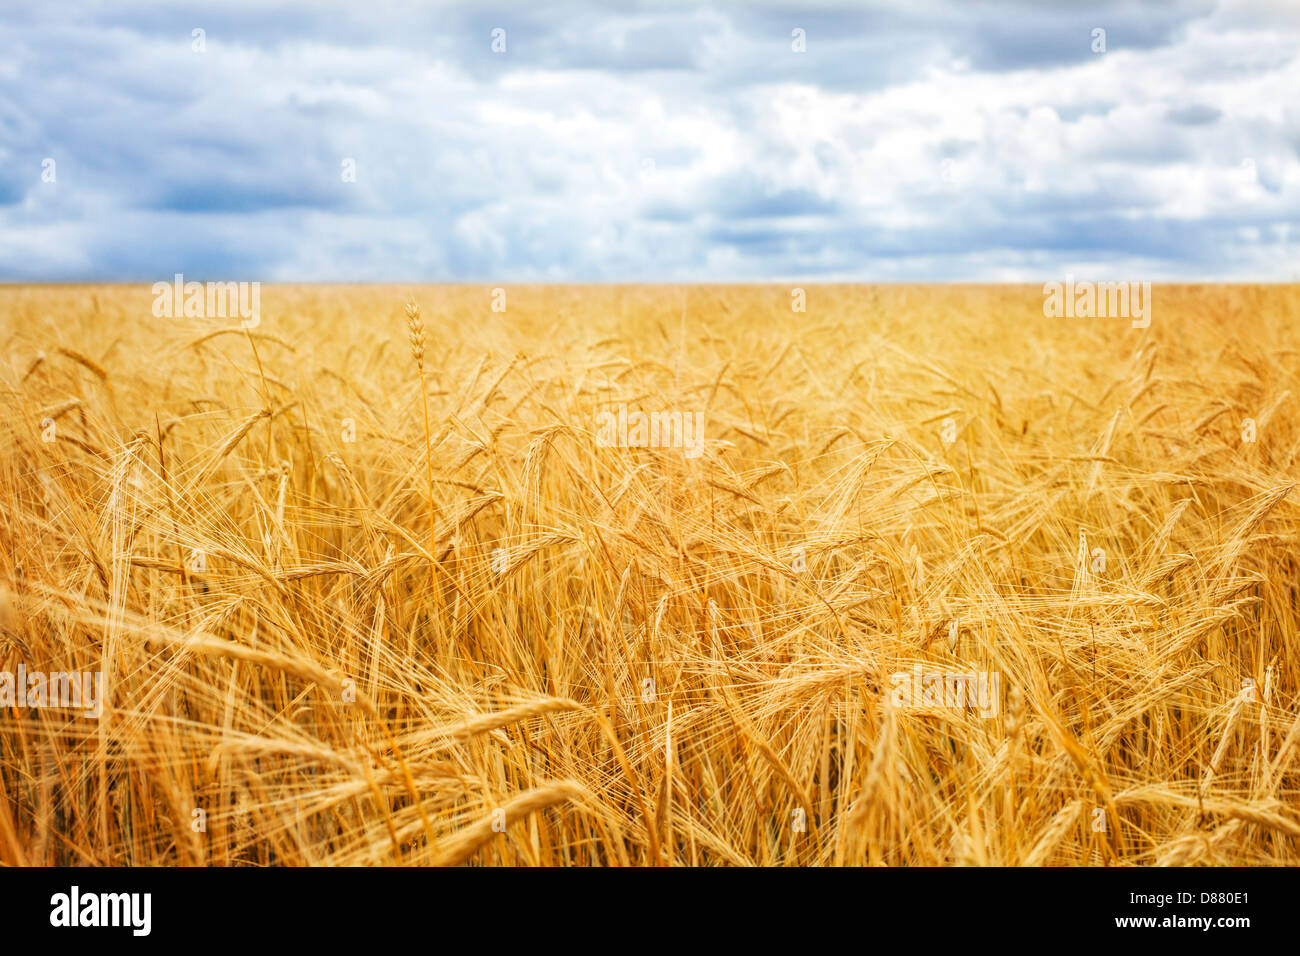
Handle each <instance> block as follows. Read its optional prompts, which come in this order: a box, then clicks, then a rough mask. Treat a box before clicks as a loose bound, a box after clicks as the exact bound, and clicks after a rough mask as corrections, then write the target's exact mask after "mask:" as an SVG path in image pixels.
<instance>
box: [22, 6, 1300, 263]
mask: <svg viewBox="0 0 1300 956" xmlns="http://www.w3.org/2000/svg"><path fill="white" fill-rule="evenodd" d="M498 28H499V29H501V30H504V31H505V34H504V37H505V51H504V52H494V51H493V49H492V44H493V31H494V30H496V29H498ZM196 29H197V30H202V31H204V32H203V43H202V47H203V49H201V50H196V49H195V46H196V43H195V39H194V32H193V31H195V30H196ZM1097 29H1102V30H1104V31H1105V50H1104V52H1101V51H1095V50H1094V46H1096V45H1097V41H1096V39H1095V37H1094V31H1095V30H1097ZM795 31H803V34H802V35H803V37H804V46H805V49H804V50H803V51H802V52H797V51H796V50H795V49H794V47H795V46H797V45H798V44H797V42H796V33H795ZM46 160H53V161H54V165H53V181H52V182H51V181H44V179H43V171H45V170H48V169H49V168H50V167H49V165H48V163H46ZM347 160H351V161H352V162H353V163H354V165H355V181H354V182H350V181H345V177H344V167H345V162H346V161H347ZM44 178H45V179H48V178H49V176H48V173H46V174H45V176H44ZM176 272H183V273H184V274H185V275H186V277H187V278H193V279H200V280H202V279H222V280H232V279H237V280H261V281H351V280H357V281H401V282H411V281H488V282H493V281H782V280H786V279H795V278H797V279H808V280H827V281H831V280H863V281H932V280H938V281H946V280H956V281H962V280H984V281H1041V280H1044V279H1050V278H1057V277H1061V276H1064V275H1065V274H1067V273H1073V274H1074V275H1076V276H1080V277H1089V278H1097V279H1102V278H1130V279H1150V280H1155V281H1160V280H1177V279H1189V280H1231V279H1240V280H1285V281H1294V280H1296V279H1298V278H1300V4H1297V3H1294V2H1278V3H1271V2H1263V0H1259V2H1246V3H1216V2H1212V0H1203V2H1202V0H1196V2H1192V0H1188V2H1169V3H1145V4H1144V3H1138V2H1126V3H1090V4H1076V3H1069V2H1060V3H1027V2H981V0H968V2H960V3H959V2H950V3H937V2H929V0H906V2H898V3H890V4H870V3H861V2H854V3H849V2H844V3H840V2H833V0H828V2H823V3H807V4H794V3H785V4H772V3H763V2H752V3H726V4H722V3H718V4H714V5H710V6H704V5H700V4H686V3H675V2H671V0H667V2H653V3H651V2H644V3H620V4H615V3H608V4H599V5H598V4H594V3H577V2H574V3H563V2H561V3H523V2H519V3H516V4H508V5H498V6H492V5H490V4H483V3H424V4H414V3H405V4H404V3H389V4H384V3H370V4H358V3H351V2H349V3H330V2H319V0H318V2H314V3H276V2H270V0H268V2H242V0H234V2H223V3H220V4H189V3H187V4H172V3H155V2H132V0H121V2H113V3H108V2H102V3H101V2H82V3H75V2H68V3H47V4H18V3H11V2H8V0H5V2H4V6H3V12H2V13H0V279H3V280H8V281H63V280H122V281H154V280H156V279H163V278H168V277H170V276H171V275H172V274H174V273H176Z"/></svg>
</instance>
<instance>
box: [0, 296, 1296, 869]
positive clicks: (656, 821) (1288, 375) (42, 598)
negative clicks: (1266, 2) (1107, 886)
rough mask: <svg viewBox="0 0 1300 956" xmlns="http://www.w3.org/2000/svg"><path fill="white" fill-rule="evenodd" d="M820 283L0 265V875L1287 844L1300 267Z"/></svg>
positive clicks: (714, 861)
mask: <svg viewBox="0 0 1300 956" xmlns="http://www.w3.org/2000/svg"><path fill="white" fill-rule="evenodd" d="M804 295H805V297H806V311H804V312H796V311H794V310H793V302H794V301H795V300H794V296H793V294H792V290H791V288H790V287H788V286H783V287H777V286H770V287H769V286H745V287H727V286H511V287H509V288H507V289H505V290H503V293H502V294H501V295H500V296H497V295H496V294H494V291H493V289H491V288H489V287H484V286H457V287H436V286H430V287H410V288H405V287H380V286H266V287H265V288H263V290H262V298H261V314H260V320H259V322H258V324H257V325H256V327H255V328H242V327H241V326H240V324H239V323H238V322H232V321H230V320H222V319H215V320H214V319H197V318H179V319H173V318H155V317H154V315H153V313H152V312H151V302H152V299H153V296H152V294H151V292H150V289H149V287H148V285H139V286H66V287H55V286H47V287H23V286H8V287H4V288H0V316H3V318H2V319H0V337H3V341H4V361H3V364H2V365H0V379H2V381H0V388H2V389H3V396H4V400H3V404H2V405H0V425H2V427H3V431H4V444H3V451H2V452H0V495H2V496H3V509H2V510H0V626H2V628H3V633H2V634H0V671H8V672H16V670H17V668H18V667H19V666H20V665H22V666H24V667H25V668H27V669H30V670H42V671H45V672H78V673H81V672H98V673H101V674H102V680H103V701H102V704H103V706H102V713H101V714H100V715H99V716H98V717H97V718H95V717H88V716H86V715H84V714H81V713H78V712H74V711H70V710H68V709H67V708H58V707H53V706H47V707H32V706H24V701H23V700H22V699H21V695H19V697H17V698H16V699H14V700H12V701H11V702H10V703H9V705H8V706H6V707H5V708H4V711H3V713H2V714H0V862H2V863H5V864H16V865H24V864H25V865H88V866H89V865H94V866H99V865H128V866H141V865H213V866H228V865H229V866H236V865H258V866H261V865H293V866H297V865H456V864H466V865H542V866H552V865H602V866H603V865H610V866H627V865H632V866H682V865H690V866H694V865H739V866H748V865H763V866H766V865H806V866H816V865H888V866H914V865H925V866H931V865H1013V866H1018V865H1076V866H1077V865H1084V866H1087V865H1223V864H1232V865H1276V864H1294V863H1296V862H1297V860H1298V859H1300V806H1298V804H1300V799H1298V797H1300V660H1298V658H1300V635H1298V633H1297V628H1298V622H1300V613H1298V611H1300V595H1298V588H1300V573H1298V572H1300V564H1298V562H1297V557H1296V554H1297V544H1298V543H1300V492H1296V491H1295V490H1293V489H1294V485H1295V483H1296V481H1297V476H1298V475H1300V460H1298V458H1300V414H1298V413H1297V402H1298V401H1300V287H1296V286H1285V285H1281V286H1157V287H1156V288H1155V291H1154V293H1153V299H1152V306H1153V308H1152V322H1151V325H1150V327H1149V328H1145V329H1139V328H1132V327H1131V325H1130V323H1129V322H1128V321H1127V320H1125V319H1062V318H1050V319H1049V318H1046V317H1044V310H1043V291H1042V289H1041V288H1038V287H1033V286H936V287H922V286H879V287H871V286H853V285H842V286H833V285H813V286H807V287H806V288H805V289H804ZM498 299H500V304H501V305H503V306H504V311H494V309H493V306H494V304H497V303H498ZM408 303H412V306H411V307H410V308H409V309H408ZM619 407H622V408H623V409H624V410H625V411H626V410H631V411H638V410H639V411H643V412H645V413H666V414H672V413H680V414H681V416H682V417H683V420H684V421H689V420H693V416H695V415H697V414H698V415H699V416H700V418H699V419H698V420H700V421H702V422H703V425H702V432H701V436H700V439H701V440H700V442H699V443H698V445H697V446H696V447H694V448H690V447H686V443H684V442H681V443H677V444H676V445H674V444H673V443H672V442H667V441H660V442H659V446H658V447H656V446H655V445H654V444H653V443H647V442H638V441H636V440H629V441H627V442H623V443H622V444H620V443H619V442H614V443H612V444H611V442H609V441H601V440H599V435H598V431H599V428H600V426H599V424H598V423H599V421H600V416H601V413H602V412H603V411H609V410H611V409H617V408H619ZM679 437H680V435H679ZM661 438H662V435H661ZM643 446H644V447H643ZM968 673H969V674H978V675H981V680H983V678H984V677H989V676H990V675H991V677H990V681H991V686H990V683H989V682H985V683H983V684H981V685H980V686H981V691H986V692H987V693H982V694H981V696H980V699H978V700H975V699H974V697H975V695H974V693H973V692H971V693H968V694H967V695H966V697H965V699H963V698H962V697H961V693H960V687H961V685H960V682H958V684H957V687H958V694H957V697H956V698H955V703H954V699H953V698H951V697H944V696H942V695H940V696H939V697H933V696H930V695H928V693H927V694H922V695H917V694H915V693H912V694H911V696H908V691H907V689H908V688H911V689H912V690H915V689H917V688H921V689H922V690H925V691H928V690H929V689H931V688H932V687H933V686H935V685H934V684H933V682H932V680H931V678H932V676H933V675H936V674H937V675H941V677H942V679H943V680H947V677H943V675H948V676H951V675H952V674H958V675H961V674H968ZM899 675H907V678H906V680H905V681H903V682H900V679H899ZM912 675H923V676H922V677H920V678H919V679H918V682H916V683H912ZM900 686H902V687H903V688H904V693H903V696H902V698H900V696H899V692H898V687H900ZM970 686H971V685H967V687H968V689H969V688H970Z"/></svg>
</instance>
